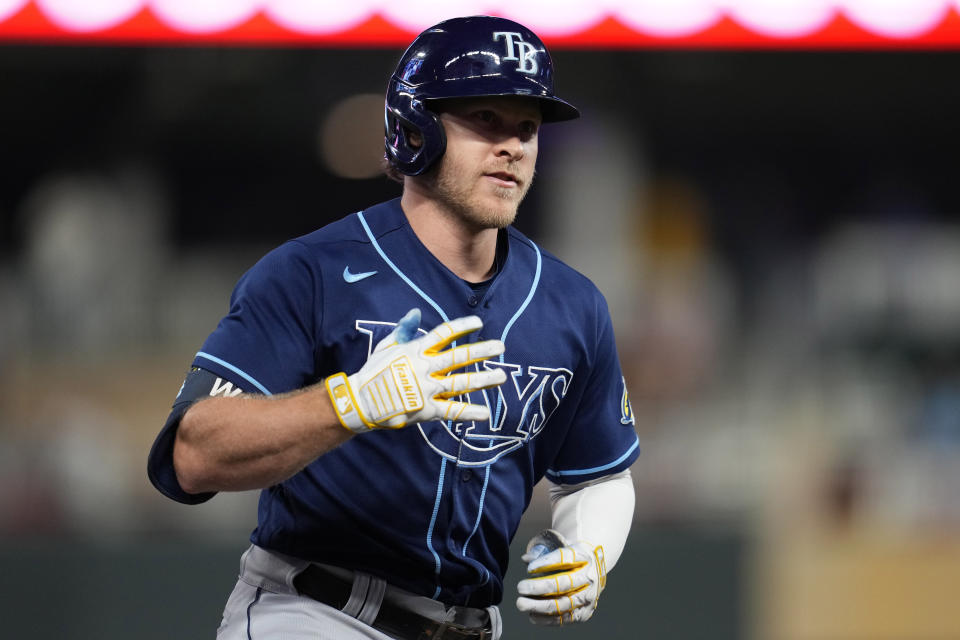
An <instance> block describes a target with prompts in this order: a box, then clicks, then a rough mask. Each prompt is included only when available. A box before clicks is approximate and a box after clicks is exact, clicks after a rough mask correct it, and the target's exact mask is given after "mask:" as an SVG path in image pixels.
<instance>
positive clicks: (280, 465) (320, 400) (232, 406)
mask: <svg viewBox="0 0 960 640" xmlns="http://www.w3.org/2000/svg"><path fill="white" fill-rule="evenodd" d="M351 435H352V434H351V433H350V432H349V431H347V430H346V429H344V428H342V427H341V426H340V422H339V420H338V419H337V415H336V412H335V411H334V409H333V405H332V404H331V402H330V398H329V396H328V395H327V390H326V389H325V388H324V386H323V385H322V384H320V385H313V386H311V387H307V388H305V389H302V390H300V391H295V392H292V393H288V394H283V395H280V396H265V395H259V394H243V395H240V396H236V397H210V398H206V399H204V400H201V401H198V402H196V403H195V404H193V405H191V406H190V408H189V409H188V410H187V412H186V413H185V414H184V415H183V418H181V420H180V424H179V426H178V427H177V431H176V437H175V440H174V444H173V468H174V471H175V473H176V478H177V482H178V484H179V485H180V487H181V488H182V489H183V491H185V492H186V493H188V494H193V495H196V494H204V493H211V492H216V491H244V490H247V489H260V488H264V487H269V486H271V485H274V484H277V483H279V482H282V481H284V480H286V479H287V478H289V477H290V476H292V475H294V474H295V473H297V472H298V471H300V470H301V469H302V468H303V467H305V466H306V465H307V464H309V463H310V462H312V461H313V460H315V459H316V458H318V457H320V456H321V455H323V454H324V453H326V452H327V451H330V450H331V449H333V448H334V447H336V446H338V445H340V444H341V443H343V442H344V441H346V440H347V439H348V438H349V437H350V436H351Z"/></svg>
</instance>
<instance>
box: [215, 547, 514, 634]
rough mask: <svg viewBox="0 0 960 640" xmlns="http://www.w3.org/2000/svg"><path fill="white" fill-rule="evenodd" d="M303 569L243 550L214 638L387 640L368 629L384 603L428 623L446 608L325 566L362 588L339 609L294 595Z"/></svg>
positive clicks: (493, 611)
mask: <svg viewBox="0 0 960 640" xmlns="http://www.w3.org/2000/svg"><path fill="white" fill-rule="evenodd" d="M308 565H309V563H308V562H306V561H304V560H300V559H297V558H293V557H290V556H286V555H282V554H279V553H276V552H272V551H267V550H265V549H262V548H260V547H257V546H255V545H253V546H251V547H250V548H249V549H247V551H246V552H245V553H244V554H243V557H242V558H241V561H240V578H239V579H238V580H237V584H236V586H235V587H234V589H233V593H231V594H230V598H229V599H228V600H227V605H226V607H225V608H224V611H223V620H222V621H221V623H220V628H219V629H217V640H266V639H270V640H391V638H390V636H387V635H384V634H383V633H381V632H380V631H378V630H377V629H374V628H373V627H372V626H370V624H371V623H372V622H373V620H374V618H375V617H376V614H377V612H378V611H379V608H380V603H381V602H382V601H383V600H384V599H390V600H391V601H392V602H393V603H396V604H402V605H403V606H404V607H405V608H407V609H410V610H412V611H416V612H417V613H420V614H421V615H425V616H428V617H431V618H434V619H442V618H443V615H444V612H445V610H446V607H445V606H444V605H443V603H441V602H437V601H436V600H432V599H430V598H425V597H423V596H418V595H414V594H411V593H409V592H407V591H404V590H402V589H398V588H396V587H394V586H392V585H389V584H386V583H385V582H384V581H383V580H381V579H379V578H374V577H372V576H366V575H364V574H359V573H358V574H355V575H354V574H352V572H349V571H345V570H342V569H337V568H334V567H326V568H327V569H328V570H330V571H332V572H339V573H340V574H341V575H342V576H344V577H350V576H353V580H354V581H355V583H356V581H358V580H362V581H364V586H367V589H366V593H367V596H366V598H365V600H363V601H358V602H357V603H354V602H353V600H352V599H351V602H348V603H347V605H346V606H345V607H344V610H343V611H341V610H339V609H335V608H333V607H330V606H327V605H325V604H323V603H321V602H317V601H316V600H313V599H311V598H308V597H304V596H301V595H299V594H298V593H297V590H296V589H295V588H294V586H293V579H294V578H295V577H296V576H297V574H299V573H300V572H301V571H303V570H304V569H305V568H306V567H307V566H308ZM367 581H369V582H367ZM354 605H356V606H354ZM487 611H488V612H489V614H490V619H491V622H492V624H493V637H492V638H491V640H499V638H500V636H501V633H502V621H501V618H500V610H499V609H498V608H497V607H495V606H494V607H489V608H488V609H487ZM351 614H352V615H351Z"/></svg>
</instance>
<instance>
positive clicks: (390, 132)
mask: <svg viewBox="0 0 960 640" xmlns="http://www.w3.org/2000/svg"><path fill="white" fill-rule="evenodd" d="M394 84H395V83H393V82H391V86H390V88H389V89H388V91H387V100H386V103H385V104H384V120H383V126H384V147H385V149H386V155H387V159H388V160H389V161H390V163H391V164H392V165H393V166H394V167H396V168H397V170H398V171H399V172H400V173H403V174H405V175H408V176H417V175H420V174H421V173H423V172H424V171H426V170H427V169H429V168H430V167H431V166H432V165H433V163H434V162H436V161H437V160H438V159H439V158H440V156H442V155H443V152H444V151H445V150H446V148H447V136H446V134H445V133H444V130H443V125H442V124H441V123H440V118H439V117H438V116H437V115H436V114H435V113H433V112H431V111H429V110H428V109H427V108H426V107H425V106H424V103H423V101H421V100H417V99H415V98H413V96H412V95H411V94H410V93H409V92H406V91H402V90H401V87H398V86H394ZM411 134H416V135H417V136H418V137H419V138H420V144H418V145H414V144H412V142H411V139H410V138H411Z"/></svg>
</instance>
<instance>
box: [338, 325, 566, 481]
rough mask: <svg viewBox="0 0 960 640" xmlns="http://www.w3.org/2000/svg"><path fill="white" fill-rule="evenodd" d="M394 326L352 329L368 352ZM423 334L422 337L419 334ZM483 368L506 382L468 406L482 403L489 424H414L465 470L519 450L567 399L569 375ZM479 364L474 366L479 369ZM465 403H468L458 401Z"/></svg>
mask: <svg viewBox="0 0 960 640" xmlns="http://www.w3.org/2000/svg"><path fill="white" fill-rule="evenodd" d="M395 326H396V325H395V324H394V323H388V322H379V321H369V320H358V321H357V323H356V329H357V331H358V332H360V333H362V334H365V335H366V336H367V338H368V340H369V342H368V345H367V353H368V354H369V353H370V352H372V351H373V348H374V345H376V344H377V343H378V342H379V341H380V340H383V339H384V338H386V337H387V335H388V334H389V333H390V332H391V331H393V328H394V327H395ZM420 332H421V334H425V333H426V332H425V331H423V330H422V329H421V330H420ZM482 365H483V367H484V368H486V369H503V371H504V373H506V374H507V381H506V382H504V383H503V384H502V385H500V386H499V387H497V388H496V389H487V390H484V391H474V392H473V393H471V394H470V397H469V402H472V403H474V404H485V405H486V406H487V407H488V408H489V409H490V421H489V422H487V421H483V422H473V421H471V422H430V423H424V424H420V425H417V428H419V429H420V433H421V434H422V435H423V438H424V440H426V442H427V444H428V445H429V446H430V447H431V448H432V449H433V450H434V451H436V452H437V453H438V454H439V455H441V456H443V457H445V458H448V459H450V460H458V461H459V464H461V465H467V466H486V465H488V464H490V463H492V462H494V461H496V460H497V459H498V458H500V457H501V456H503V455H506V454H507V453H510V452H511V451H514V450H515V449H517V448H519V447H522V446H523V445H524V444H526V443H527V442H529V441H530V440H532V439H533V438H535V437H537V435H538V434H539V433H541V432H542V431H543V428H544V425H545V424H546V423H547V421H548V420H549V419H550V416H551V415H552V414H553V412H554V411H556V409H557V407H558V406H559V404H560V401H561V400H562V399H563V397H564V396H565V395H566V394H567V390H568V389H569V388H570V382H571V381H572V379H573V372H571V371H570V370H569V369H565V368H563V367H546V366H538V365H527V366H522V365H519V364H512V363H509V362H494V361H489V360H488V361H485V362H483V363H482ZM479 366H480V365H475V368H478V367H479ZM462 399H464V400H466V398H462Z"/></svg>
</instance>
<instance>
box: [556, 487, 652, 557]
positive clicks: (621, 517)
mask: <svg viewBox="0 0 960 640" xmlns="http://www.w3.org/2000/svg"><path fill="white" fill-rule="evenodd" d="M549 492H550V507H551V511H552V514H553V517H552V527H553V528H554V529H556V530H557V531H559V532H560V533H561V534H563V536H564V538H566V539H567V541H568V542H576V541H578V540H585V541H587V542H589V543H590V544H591V545H593V546H597V545H603V551H604V557H605V561H606V566H607V571H610V570H611V569H613V567H614V565H615V564H616V563H617V560H619V559H620V554H621V553H623V547H624V545H625V544H626V542H627V535H628V534H629V533H630V524H631V523H632V522H633V506H634V500H635V496H634V490H633V479H632V478H631V477H630V470H629V469H627V470H626V471H621V472H620V473H614V474H612V475H609V476H604V477H602V478H597V479H596V480H591V481H590V482H584V483H581V484H572V485H570V484H559V485H558V484H552V483H551V484H550V486H549Z"/></svg>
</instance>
